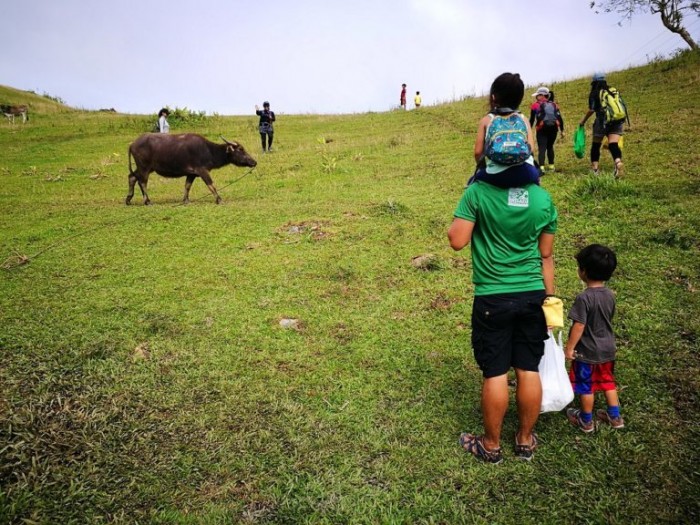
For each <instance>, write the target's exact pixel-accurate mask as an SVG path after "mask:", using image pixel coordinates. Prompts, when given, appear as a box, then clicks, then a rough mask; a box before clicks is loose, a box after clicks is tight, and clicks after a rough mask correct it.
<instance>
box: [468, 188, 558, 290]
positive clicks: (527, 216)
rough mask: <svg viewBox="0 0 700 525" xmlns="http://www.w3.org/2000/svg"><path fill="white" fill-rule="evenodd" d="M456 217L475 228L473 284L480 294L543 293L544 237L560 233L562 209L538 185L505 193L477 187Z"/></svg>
mask: <svg viewBox="0 0 700 525" xmlns="http://www.w3.org/2000/svg"><path fill="white" fill-rule="evenodd" d="M454 216H455V217H458V218H460V219H464V220H467V221H469V222H473V223H474V232H473V233H472V240H471V251H472V281H473V282H474V295H492V294H501V293H516V292H529V291H534V290H543V289H544V281H543V279H542V257H541V256H540V251H539V244H538V240H539V237H540V234H541V233H543V232H544V233H555V232H556V231H557V209H556V208H555V206H554V204H553V203H552V198H551V197H550V196H549V193H547V191H545V190H544V189H542V188H541V187H540V186H537V185H536V184H528V185H527V186H525V187H523V188H499V187H497V186H493V185H491V184H488V183H486V182H476V183H474V184H471V185H470V186H469V187H468V188H467V189H466V190H465V191H464V194H463V195H462V199H461V200H460V201H459V204H458V205H457V209H456V210H455V213H454Z"/></svg>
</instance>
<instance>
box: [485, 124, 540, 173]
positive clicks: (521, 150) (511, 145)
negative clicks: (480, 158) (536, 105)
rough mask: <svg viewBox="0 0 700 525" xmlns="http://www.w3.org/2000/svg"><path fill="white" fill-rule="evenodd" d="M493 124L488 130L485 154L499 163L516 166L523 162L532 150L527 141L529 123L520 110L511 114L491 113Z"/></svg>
mask: <svg viewBox="0 0 700 525" xmlns="http://www.w3.org/2000/svg"><path fill="white" fill-rule="evenodd" d="M489 116H490V117H491V124H489V127H488V129H487V130H486V139H485V143H486V148H485V154H486V156H487V157H488V158H489V159H490V160H491V161H492V162H495V163H497V164H503V165H505V166H514V165H516V164H522V163H523V162H525V161H526V160H527V159H528V158H529V157H530V155H532V150H531V149H530V144H529V143H528V141H527V125H526V124H525V119H524V118H523V116H522V115H521V114H520V113H519V112H517V111H516V112H513V113H511V114H509V115H494V114H493V113H489Z"/></svg>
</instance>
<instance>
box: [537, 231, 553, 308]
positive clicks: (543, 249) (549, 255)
mask: <svg viewBox="0 0 700 525" xmlns="http://www.w3.org/2000/svg"><path fill="white" fill-rule="evenodd" d="M539 248H540V256H541V257H542V279H543V280H544V291H545V293H546V294H547V295H554V234H553V233H541V234H540V239H539Z"/></svg>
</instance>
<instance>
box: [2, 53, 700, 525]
mask: <svg viewBox="0 0 700 525" xmlns="http://www.w3.org/2000/svg"><path fill="white" fill-rule="evenodd" d="M699 66H700V55H699V54H698V53H685V54H682V55H680V56H678V57H676V58H675V59H673V60H670V61H657V62H654V63H652V64H649V65H647V66H644V67H640V68H635V69H631V70H626V71H621V72H617V73H612V74H610V75H609V82H610V83H611V85H614V86H616V87H619V88H620V89H621V90H622V92H623V94H624V95H625V98H626V100H627V102H628V104H629V106H630V111H631V121H632V125H631V127H630V129H629V131H628V133H627V134H626V136H625V149H624V155H625V161H626V176H625V178H624V179H623V180H620V181H616V180H614V179H613V178H612V175H611V171H612V161H611V159H610V157H609V155H608V153H607V152H605V151H604V152H603V157H602V167H603V172H604V173H603V174H602V175H601V176H598V177H596V176H592V175H590V174H589V169H588V162H587V161H586V160H577V159H575V157H574V155H573V152H572V148H571V146H570V141H571V134H572V132H573V130H574V127H575V126H576V125H577V123H578V121H579V120H580V118H581V117H582V116H583V114H584V113H585V109H586V98H587V92H588V86H589V84H588V79H581V80H574V81H569V82H565V83H559V84H555V85H553V86H550V87H551V88H552V89H554V91H555V92H556V94H557V100H558V101H559V103H560V105H561V106H562V111H563V114H564V118H565V121H566V124H567V130H568V131H569V134H568V135H567V136H566V138H565V139H564V141H562V142H560V143H559V145H558V149H557V152H558V158H557V163H556V165H557V168H558V172H557V173H556V174H553V175H547V176H546V177H545V178H544V179H543V183H542V184H543V186H545V187H546V188H547V189H548V190H549V191H550V192H551V193H552V195H553V197H554V200H555V202H556V204H557V206H558V208H559V212H560V221H559V232H558V234H557V240H556V246H555V249H556V264H557V272H556V275H557V292H558V295H559V296H560V297H562V298H563V299H564V300H565V303H566V304H567V305H570V304H571V301H572V300H573V298H574V297H575V295H576V293H578V291H579V290H580V289H581V283H580V282H579V281H578V279H577V277H576V265H575V261H574V260H573V255H574V254H575V253H576V251H577V250H578V249H580V248H581V247H582V246H584V245H586V244H588V243H591V242H599V243H603V244H607V245H609V246H611V247H612V248H614V249H615V250H616V252H617V254H618V259H619V266H618V271H617V273H616V275H615V277H614V278H613V280H612V281H611V283H610V286H611V287H612V288H613V289H614V290H615V292H616V293H617V299H618V306H617V316H616V319H615V328H616V333H617V338H618V346H619V359H618V364H617V375H618V381H619V384H620V397H621V401H622V406H623V412H624V416H625V419H626V423H627V426H626V428H625V429H624V430H622V431H611V430H610V429H607V428H602V429H600V430H599V431H598V432H596V433H595V434H593V435H590V436H589V435H583V434H582V433H580V432H577V431H576V430H575V429H574V428H572V427H571V426H570V425H569V424H568V423H567V422H566V420H565V417H564V416H563V415H562V414H545V415H543V416H542V418H541V419H540V422H539V424H538V433H539V435H540V438H541V442H542V445H541V447H540V448H539V449H538V451H537V454H536V458H535V460H534V461H533V462H532V463H529V464H526V463H523V462H518V461H516V460H515V459H514V457H513V454H512V452H511V450H510V447H511V440H512V435H513V434H514V432H515V426H516V418H515V407H514V402H513V403H512V404H511V408H510V410H509V413H508V415H507V417H506V422H505V429H504V438H505V439H506V442H505V443H504V445H505V447H506V461H505V462H504V463H503V464H502V465H499V466H495V467H494V466H490V465H485V464H482V463H480V462H477V461H475V460H474V459H473V458H471V457H469V456H468V455H467V454H465V453H464V452H463V451H462V450H461V449H460V447H459V446H458V444H457V437H458V435H459V433H460V432H462V431H480V429H481V415H480V409H479V392H480V385H481V375H480V372H479V370H478V368H477V367H476V365H475V363H474V360H473V357H472V355H471V348H470V337H469V336H470V329H469V314H470V308H471V296H472V286H471V270H470V261H469V254H468V251H467V250H465V252H464V253H454V252H452V251H451V250H450V249H449V246H448V243H447V239H446V230H447V227H448V226H449V224H450V222H451V220H452V212H453V211H454V208H455V206H456V204H457V201H458V199H459V197H460V195H461V192H462V189H463V186H464V183H465V181H466V178H467V176H468V174H469V173H470V172H471V170H472V169H473V161H472V160H471V157H472V153H471V151H472V146H473V139H474V133H475V130H476V123H477V121H478V118H479V116H480V115H482V114H483V113H484V112H485V110H486V105H485V104H486V103H485V100H484V99H466V100H463V101H458V102H454V103H450V104H444V105H440V106H435V107H423V108H421V109H420V110H419V111H410V112H401V111H392V112H387V113H367V114H358V115H345V116H316V115H299V116H287V115H283V114H278V123H277V127H276V144H275V146H276V151H275V152H274V153H272V154H269V155H261V154H260V153H259V138H258V135H257V132H256V125H257V122H256V118H255V116H250V117H224V116H212V117H207V118H204V119H198V120H197V121H196V122H188V121H186V120H185V121H183V122H180V123H173V122H171V126H172V128H173V129H172V130H171V131H173V132H184V131H192V132H198V133H201V134H203V135H205V136H207V137H209V138H211V139H212V140H217V141H218V136H219V135H224V136H225V137H226V138H228V139H229V140H237V141H239V142H241V143H242V144H243V145H244V146H245V147H246V148H247V149H248V151H249V152H251V153H252V154H253V155H254V156H256V158H257V159H258V161H259V162H258V167H257V168H256V169H255V170H254V171H253V172H252V173H248V172H247V171H246V170H244V169H240V168H233V167H226V168H223V169H221V170H218V171H216V172H214V174H213V176H214V181H215V184H216V185H217V187H218V188H219V189H220V194H221V195H222V197H223V199H224V203H223V204H222V205H220V206H217V205H215V204H214V202H213V199H212V197H211V195H210V194H209V192H208V191H207V189H206V187H205V186H204V184H202V182H201V181H196V182H195V184H194V186H193V189H192V194H191V198H193V202H192V203H191V204H189V205H188V206H181V205H179V203H180V199H181V198H182V191H183V186H184V180H183V179H178V180H166V179H163V178H160V177H157V176H155V175H153V176H152V178H151V182H150V185H149V190H150V191H149V193H150V197H151V199H152V201H153V206H143V205H142V204H141V199H140V194H139V192H138V190H137V194H136V196H135V198H134V203H135V204H134V205H132V206H129V207H127V206H125V205H124V197H125V195H126V192H127V173H128V170H127V158H126V151H127V147H128V144H129V143H130V142H131V141H132V140H133V139H134V138H135V137H137V136H138V135H139V134H140V133H141V132H143V131H147V130H149V128H150V127H151V126H152V122H151V121H152V120H154V117H146V116H135V115H123V114H113V113H103V112H87V111H78V110H72V109H69V108H65V107H63V106H60V105H58V104H56V103H55V102H53V101H51V100H47V99H46V98H44V97H40V96H35V95H32V94H29V93H23V92H19V91H15V90H12V89H10V88H4V87H0V101H5V100H7V101H9V102H21V103H28V104H29V105H30V117H31V120H30V122H29V123H27V124H25V125H21V124H15V125H14V126H12V125H10V124H9V123H3V124H0V150H1V151H2V157H1V159H2V160H0V182H1V186H0V205H1V207H2V208H1V209H2V214H1V215H0V263H2V264H3V269H2V270H0V326H2V330H0V523H26V524H33V523H46V524H51V523H63V524H73V523H75V524H84V523H163V524H165V523H177V524H195V523H196V524H199V523H205V524H225V523H328V524H339V523H353V524H354V523H484V524H486V523H516V522H518V523H552V524H554V523H557V524H558V523H619V524H626V523H697V522H698V521H699V520H700V488H699V487H700V485H699V482H700V480H699V479H698V478H699V475H698V466H697V465H698V461H699V460H700V457H699V454H698V450H699V449H700V442H699V440H698V436H699V433H700V429H699V426H698V385H699V383H700V380H699V379H698V377H699V376H698V374H699V372H700V367H699V366H698V337H699V336H700V308H699V304H700V300H699V298H698V287H699V286H700V268H699V264H698V261H699V252H700V234H699V233H698V232H699V231H700V212H698V204H699V199H698V196H700V172H699V168H698V166H699V165H700V154H699V153H698V151H699V149H698V144H697V141H698V121H700V108H699V107H698V101H699V100H700V67H699ZM531 92H532V91H528V92H527V93H528V94H529V93H531ZM154 109H157V108H154ZM277 109H283V108H277ZM523 109H524V108H523ZM589 134H590V129H589ZM589 140H590V135H589ZM427 254H430V255H431V257H430V258H429V259H428V262H427V263H426V264H424V265H423V266H422V267H420V268H417V267H415V266H414V265H413V264H412V259H413V258H414V257H416V256H420V255H427ZM285 319H295V320H297V321H296V322H295V323H293V324H291V326H290V327H283V326H281V324H280V323H281V322H284V320H285ZM290 323H291V322H290Z"/></svg>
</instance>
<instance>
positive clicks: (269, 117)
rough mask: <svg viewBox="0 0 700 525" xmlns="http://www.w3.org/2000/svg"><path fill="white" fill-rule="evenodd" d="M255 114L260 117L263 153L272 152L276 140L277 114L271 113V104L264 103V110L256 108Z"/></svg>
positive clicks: (259, 128)
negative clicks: (274, 124) (275, 122)
mask: <svg viewBox="0 0 700 525" xmlns="http://www.w3.org/2000/svg"><path fill="white" fill-rule="evenodd" d="M255 114H256V115H258V116H259V117H260V123H259V125H258V130H259V131H260V142H261V143H262V149H263V153H265V151H272V140H273V138H274V133H275V132H274V127H273V124H272V123H273V122H274V121H275V112H274V111H270V103H269V102H267V101H265V102H263V108H262V110H261V109H260V107H259V106H255Z"/></svg>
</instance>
